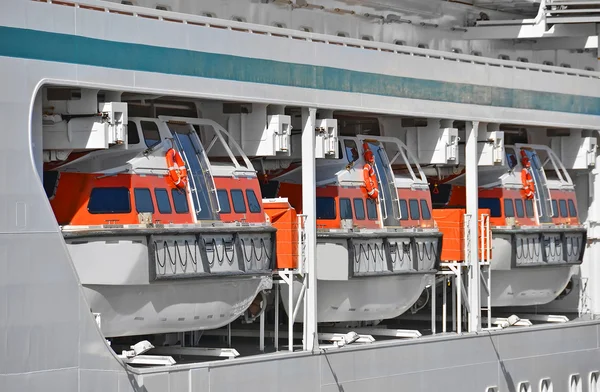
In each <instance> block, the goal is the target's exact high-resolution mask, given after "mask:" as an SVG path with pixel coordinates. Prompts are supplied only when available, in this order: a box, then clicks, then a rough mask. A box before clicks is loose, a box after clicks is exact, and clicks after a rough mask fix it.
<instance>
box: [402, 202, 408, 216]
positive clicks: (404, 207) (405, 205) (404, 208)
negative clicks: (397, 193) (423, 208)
mask: <svg viewBox="0 0 600 392" xmlns="http://www.w3.org/2000/svg"><path fill="white" fill-rule="evenodd" d="M400 220H408V203H407V202H406V200H400Z"/></svg>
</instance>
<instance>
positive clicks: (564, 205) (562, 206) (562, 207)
mask: <svg viewBox="0 0 600 392" xmlns="http://www.w3.org/2000/svg"><path fill="white" fill-rule="evenodd" d="M558 205H559V206H560V216H561V218H567V217H568V216H569V214H568V213H567V202H566V201H565V200H559V201H558Z"/></svg>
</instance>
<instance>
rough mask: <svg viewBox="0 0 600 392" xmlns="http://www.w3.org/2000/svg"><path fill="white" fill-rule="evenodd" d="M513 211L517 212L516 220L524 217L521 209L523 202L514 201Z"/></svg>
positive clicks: (519, 200)
mask: <svg viewBox="0 0 600 392" xmlns="http://www.w3.org/2000/svg"><path fill="white" fill-rule="evenodd" d="M515 209H516V210H517V218H524V217H525V210H524V209H523V200H521V199H515Z"/></svg>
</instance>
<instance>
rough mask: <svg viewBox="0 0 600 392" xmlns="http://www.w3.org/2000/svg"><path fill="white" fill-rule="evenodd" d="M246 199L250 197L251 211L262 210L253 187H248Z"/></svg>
mask: <svg viewBox="0 0 600 392" xmlns="http://www.w3.org/2000/svg"><path fill="white" fill-rule="evenodd" d="M246 199H248V209H249V210H250V212H260V203H259V202H258V198H257V197H256V194H255V193H254V191H253V190H252V189H246Z"/></svg>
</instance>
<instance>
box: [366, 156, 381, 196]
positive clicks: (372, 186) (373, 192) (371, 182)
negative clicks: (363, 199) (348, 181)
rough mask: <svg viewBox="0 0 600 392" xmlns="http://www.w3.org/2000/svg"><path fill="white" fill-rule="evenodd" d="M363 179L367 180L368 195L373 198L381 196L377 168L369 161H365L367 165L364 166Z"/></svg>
mask: <svg viewBox="0 0 600 392" xmlns="http://www.w3.org/2000/svg"><path fill="white" fill-rule="evenodd" d="M363 179H364V181H365V188H366V190H367V196H369V198H371V199H377V198H378V197H379V189H378V188H377V175H376V174H375V169H374V168H373V166H371V165H370V164H369V163H365V166H364V167H363Z"/></svg>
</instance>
